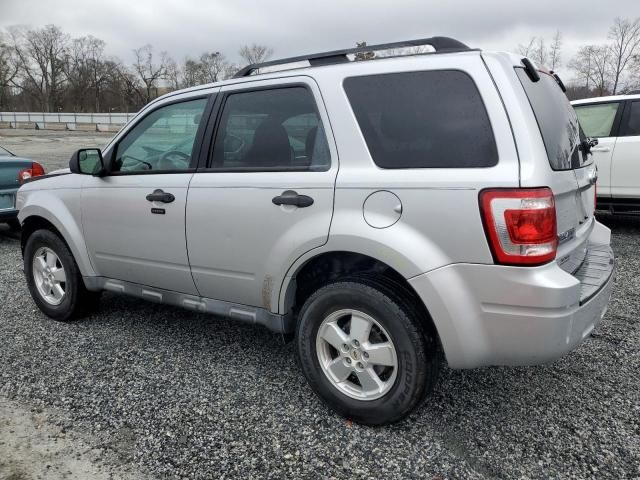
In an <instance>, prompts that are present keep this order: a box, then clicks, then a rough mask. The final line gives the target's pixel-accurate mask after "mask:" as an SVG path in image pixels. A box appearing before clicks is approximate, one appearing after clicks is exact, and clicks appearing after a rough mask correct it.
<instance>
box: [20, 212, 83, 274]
mask: <svg viewBox="0 0 640 480" xmlns="http://www.w3.org/2000/svg"><path fill="white" fill-rule="evenodd" d="M55 202H56V203H59V204H60V205H57V206H59V207H61V208H58V209H57V210H59V211H60V212H61V215H60V216H58V215H54V214H53V212H52V211H51V210H50V209H49V208H44V207H42V206H40V205H28V206H25V207H23V208H22V209H21V211H20V216H19V218H20V221H21V225H22V233H21V239H20V245H21V249H22V253H23V254H24V247H25V245H26V243H27V240H28V239H29V236H30V235H31V234H32V233H33V232H35V231H36V230H39V229H47V230H50V231H52V232H54V233H55V234H56V235H58V236H59V237H60V238H61V239H62V241H64V242H65V243H66V245H67V246H68V247H69V250H70V251H71V254H72V255H73V258H74V259H75V261H76V263H77V265H78V268H79V269H80V273H81V274H82V276H84V277H86V276H95V272H94V270H93V266H92V265H91V261H90V260H89V255H88V253H87V248H86V244H85V242H84V236H83V235H82V228H81V226H80V225H79V224H78V223H77V222H76V220H75V219H74V217H73V215H72V214H71V212H69V210H68V209H67V208H66V206H64V204H63V203H62V202H61V201H60V200H56V201H55ZM54 205H55V204H54ZM48 206H49V205H48ZM60 217H62V218H60Z"/></svg>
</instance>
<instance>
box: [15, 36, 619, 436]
mask: <svg viewBox="0 0 640 480" xmlns="http://www.w3.org/2000/svg"><path fill="white" fill-rule="evenodd" d="M422 44H429V45H431V46H432V47H433V48H434V50H435V51H434V52H431V53H421V54H416V53H412V54H406V53H407V52H406V51H405V50H406V49H405V47H415V46H416V45H422ZM390 49H394V50H395V55H393V56H385V57H382V56H380V55H379V56H378V57H377V58H375V59H371V60H365V61H358V60H360V58H361V57H365V58H369V57H371V55H358V54H360V53H363V52H369V51H373V50H375V51H382V50H385V51H387V52H388V51H389V50H390ZM403 49H405V50H403ZM403 53H404V55H403ZM354 55H355V59H354ZM301 64H304V67H300V65H301ZM592 145H593V142H590V141H589V139H586V138H584V136H583V135H582V134H581V130H580V127H579V125H578V122H577V119H576V114H575V113H574V110H573V108H572V107H571V105H570V104H569V102H568V101H567V98H566V97H565V95H564V93H563V86H562V82H561V81H560V79H559V78H557V77H556V76H554V75H553V74H552V73H549V72H544V71H542V70H541V69H539V68H537V67H535V66H534V65H533V64H532V63H531V62H530V61H529V60H527V59H522V58H520V57H516V56H514V55H511V54H507V53H494V52H481V51H479V50H474V49H470V48H468V47H466V46H465V45H464V44H462V43H460V42H458V41H456V40H453V39H449V38H443V37H436V38H430V39H427V40H423V41H412V42H405V43H400V44H386V45H379V46H374V47H372V46H368V47H365V48H363V49H351V50H342V51H334V52H328V53H322V54H316V55H310V56H305V57H296V58H291V59H285V60H281V61H278V62H268V63H266V64H260V65H252V66H249V67H247V68H245V69H243V70H242V71H241V72H239V74H238V75H237V76H236V78H234V79H232V80H229V81H225V82H221V83H217V84H211V85H205V86H202V87H197V88H191V89H188V90H182V91H178V92H173V93H170V94H168V95H165V96H164V97H162V98H159V99H158V100H156V101H154V102H152V103H150V104H149V105H148V106H146V107H145V108H144V109H143V110H142V111H141V112H140V113H139V114H138V115H137V116H136V118H135V119H134V120H133V121H131V122H130V124H129V125H127V126H126V128H124V129H123V130H122V131H121V132H120V133H119V134H117V135H116V136H115V138H114V139H113V140H112V141H111V142H110V143H109V144H108V145H107V146H106V147H105V148H104V150H103V151H102V152H100V151H99V150H95V149H83V150H79V151H78V152H77V153H76V154H74V156H73V157H72V159H71V162H70V173H69V174H62V175H57V176H48V177H43V179H41V180H35V181H32V182H30V183H28V184H26V185H25V186H23V187H22V188H21V189H20V191H19V193H18V199H17V203H18V207H19V208H20V215H19V219H20V221H21V223H22V228H23V237H22V247H23V255H24V270H25V274H26V277H27V282H28V285H29V289H30V291H31V294H32V296H33V298H34V300H35V302H36V304H37V305H38V307H39V308H40V309H41V310H42V311H43V312H44V313H46V314H47V315H49V316H50V317H52V318H54V319H57V320H70V319H74V318H77V317H79V316H81V315H82V314H83V313H85V312H86V311H87V308H89V307H91V306H93V305H94V304H95V303H96V302H97V299H98V295H99V293H100V292H101V291H109V292H116V293H123V294H127V295H133V296H135V297H139V298H141V299H145V300H151V301H154V302H162V303H165V304H170V305H178V306H181V307H185V308H188V309H192V310H196V311H199V312H210V313H213V314H216V315H224V316H227V317H229V318H231V319H234V320H239V321H244V322H249V323H253V324H260V325H263V326H265V327H267V328H268V329H270V330H271V331H273V332H277V333H278V334H281V335H282V336H283V337H284V338H291V337H295V342H296V344H297V350H298V355H299V359H300V365H301V368H302V370H303V372H304V374H305V376H306V377H307V379H308V381H309V383H310V385H311V387H312V388H313V389H314V390H315V391H316V392H317V394H318V395H319V396H320V397H321V398H322V399H323V400H324V401H325V402H326V403H327V404H329V405H330V406H331V407H332V408H334V409H335V410H336V411H337V412H339V413H340V414H342V415H344V416H347V417H349V418H352V419H354V420H356V421H359V422H363V423H367V424H382V423H387V422H392V421H395V420H398V419H400V418H402V417H403V416H405V415H407V414H408V413H409V412H410V411H411V410H412V409H413V408H414V407H416V406H417V405H418V404H419V403H420V402H421V400H422V399H424V398H425V397H426V396H427V394H428V392H429V391H430V390H431V388H432V386H433V385H434V382H435V381H436V378H437V374H438V370H439V367H440V363H441V361H440V359H441V353H443V354H444V357H445V358H446V361H447V362H448V364H449V366H450V367H452V368H472V367H479V366H484V365H532V364H539V363H543V362H548V361H550V360H553V359H556V358H558V357H560V356H561V355H563V354H565V353H567V352H568V351H570V350H571V349H572V348H574V347H575V346H577V345H578V344H579V343H581V342H582V341H583V340H584V339H585V337H587V336H588V335H589V332H591V330H592V329H593V328H594V326H595V325H596V323H597V322H598V321H599V320H600V319H601V317H602V316H603V315H604V312H605V310H606V308H607V304H608V301H609V297H610V295H611V288H612V283H613V281H612V273H613V268H614V259H613V254H612V250H611V248H610V246H609V243H610V231H609V230H608V229H607V228H606V227H604V226H603V225H601V224H600V223H598V222H597V221H596V220H595V218H594V214H593V212H594V198H595V187H594V184H595V181H596V169H595V166H594V165H593V160H592V157H591V156H590V154H589V150H590V147H591V146H592Z"/></svg>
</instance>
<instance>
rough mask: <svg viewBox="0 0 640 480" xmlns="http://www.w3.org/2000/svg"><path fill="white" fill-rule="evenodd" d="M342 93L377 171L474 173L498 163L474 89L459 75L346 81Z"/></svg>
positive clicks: (389, 76) (488, 125) (409, 75)
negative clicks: (470, 170)
mask: <svg viewBox="0 0 640 480" xmlns="http://www.w3.org/2000/svg"><path fill="white" fill-rule="evenodd" d="M344 89H345V92H346V94H347V97H348V98H349V102H350V103H351V108H352V109H353V112H354V114H355V116H356V119H357V120H358V124H359V126H360V130H361V131H362V134H363V136H364V138H365V140H366V142H367V146H368V148H369V152H370V153H371V157H372V159H373V161H374V162H375V164H376V165H378V166H379V167H381V168H477V167H492V166H494V165H496V164H497V163H498V151H497V148H496V143H495V139H494V136H493V131H492V129H491V123H490V122H489V117H488V115H487V111H486V109H485V107H484V104H483V103H482V98H481V97H480V92H479V91H478V88H477V87H476V85H475V83H474V82H473V80H472V79H471V77H469V75H467V74H466V73H464V72H461V71H458V70H435V71H423V72H404V73H391V74H383V75H369V76H362V77H351V78H347V79H346V80H345V81H344Z"/></svg>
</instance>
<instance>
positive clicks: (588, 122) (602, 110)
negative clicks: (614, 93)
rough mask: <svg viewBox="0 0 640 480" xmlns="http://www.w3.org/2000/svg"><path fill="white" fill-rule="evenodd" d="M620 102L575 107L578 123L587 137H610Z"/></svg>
mask: <svg viewBox="0 0 640 480" xmlns="http://www.w3.org/2000/svg"><path fill="white" fill-rule="evenodd" d="M619 105H620V104H619V103H618V102H614V103H596V104H592V105H574V107H573V108H575V110H576V113H577V115H578V121H579V122H580V126H581V127H582V130H584V133H585V135H587V136H589V137H609V136H611V129H612V128H613V122H614V120H615V119H616V114H617V113H618V106H619Z"/></svg>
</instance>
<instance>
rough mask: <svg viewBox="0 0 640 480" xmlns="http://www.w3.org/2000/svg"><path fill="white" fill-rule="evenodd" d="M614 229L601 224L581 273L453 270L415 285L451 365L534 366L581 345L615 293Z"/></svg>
mask: <svg viewBox="0 0 640 480" xmlns="http://www.w3.org/2000/svg"><path fill="white" fill-rule="evenodd" d="M609 237H610V236H609V230H608V229H607V228H606V227H605V226H604V225H601V224H599V223H596V226H595V228H594V230H593V232H592V234H591V236H590V238H589V245H588V252H587V256H586V258H585V261H584V263H583V264H582V265H581V267H580V268H579V269H578V270H577V271H576V272H574V274H569V273H567V272H565V271H564V270H562V269H561V268H560V267H559V266H558V265H557V264H556V263H555V262H552V263H549V264H547V265H543V266H541V267H533V268H529V267H507V266H500V265H472V264H454V265H450V266H447V267H443V268H441V269H438V270H435V271H433V272H430V273H427V274H424V275H419V276H417V277H414V278H413V279H411V280H410V283H411V284H412V286H413V288H414V289H415V290H416V292H417V293H418V295H420V297H421V298H422V300H423V301H424V303H425V305H426V306H427V308H428V309H429V312H430V314H431V316H432V318H433V320H434V323H435V324H436V327H437V329H438V333H439V335H440V340H441V341H442V345H443V348H444V351H445V355H446V357H447V361H448V363H449V365H450V366H451V367H453V368H472V367H479V366H484V365H535V364H540V363H545V362H549V361H552V360H555V359H557V358H559V357H561V356H562V355H564V354H566V353H567V352H569V351H571V350H572V349H573V348H575V347H576V346H577V345H579V344H580V343H581V342H582V341H583V340H584V339H585V338H586V337H587V336H588V335H589V333H590V332H591V330H593V328H594V327H595V326H596V325H597V324H598V322H599V321H600V319H601V318H602V317H603V316H604V314H605V312H606V310H607V305H608V303H609V298H610V296H611V290H612V287H613V271H614V256H613V251H612V250H611V248H610V246H609V242H610V241H609Z"/></svg>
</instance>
